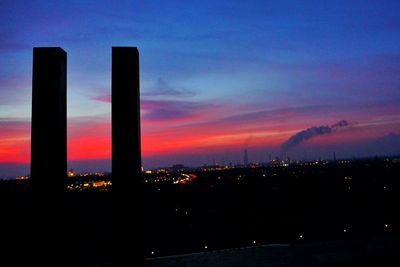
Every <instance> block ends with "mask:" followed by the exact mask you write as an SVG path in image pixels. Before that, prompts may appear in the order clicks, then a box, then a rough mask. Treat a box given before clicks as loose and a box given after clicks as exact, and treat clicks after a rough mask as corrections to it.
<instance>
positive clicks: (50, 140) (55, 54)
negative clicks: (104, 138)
mask: <svg viewBox="0 0 400 267" xmlns="http://www.w3.org/2000/svg"><path fill="white" fill-rule="evenodd" d="M66 174H67V54H66V52H65V51H64V50H62V49H61V48H59V47H38V48H34V49H33V77H32V130H31V178H32V188H33V196H34V198H33V208H32V211H31V219H30V221H29V223H30V225H31V227H32V229H31V231H30V234H31V237H29V240H28V241H29V242H27V244H26V246H27V247H30V248H31V252H32V255H29V256H27V257H28V258H29V260H30V263H31V264H32V265H38V266H57V265H60V262H65V259H66V257H65V254H64V250H63V249H62V247H64V246H65V244H64V240H65V238H64V237H65V232H66V229H64V225H63V222H64V220H63V218H62V215H63V211H64V203H63V200H64V190H65V189H64V183H65V179H66Z"/></svg>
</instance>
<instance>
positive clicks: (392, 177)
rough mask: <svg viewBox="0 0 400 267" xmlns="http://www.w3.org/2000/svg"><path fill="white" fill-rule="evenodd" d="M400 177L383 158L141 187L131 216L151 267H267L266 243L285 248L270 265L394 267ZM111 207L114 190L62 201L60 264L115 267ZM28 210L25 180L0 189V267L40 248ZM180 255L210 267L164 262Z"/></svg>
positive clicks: (398, 167) (181, 260)
mask: <svg viewBox="0 0 400 267" xmlns="http://www.w3.org/2000/svg"><path fill="white" fill-rule="evenodd" d="M399 173H400V164H398V163H394V162H392V161H385V160H368V161H356V162H353V163H348V164H327V165H319V166H317V165H313V166H292V167H275V168H254V169H252V168H246V169H232V170H225V171H212V172H199V173H196V175H197V176H198V178H197V179H195V180H193V181H192V182H191V183H189V184H185V185H172V184H167V183H155V184H152V185H148V186H146V187H145V194H144V199H143V202H142V203H140V205H143V207H145V214H143V215H142V216H138V215H137V214H134V212H132V216H136V217H137V220H143V222H144V225H145V227H144V229H135V230H137V232H138V235H140V236H142V238H143V247H144V248H145V251H146V257H148V258H149V259H148V261H147V264H148V266H228V265H224V264H222V263H221V264H220V265H219V264H216V263H215V262H218V260H219V261H220V262H221V261H223V259H225V262H226V259H227V258H231V259H236V260H237V261H236V262H237V264H236V265H230V266H264V265H257V264H256V262H259V261H261V262H263V261H264V260H265V261H266V260H267V259H266V258H265V257H266V256H267V255H272V254H273V255H275V254H274V253H271V252H270V251H271V250H273V249H272V248H271V247H268V246H267V247H265V245H268V244H276V243H279V244H289V247H288V248H287V249H286V250H285V249H284V254H285V255H286V256H285V257H284V258H285V260H284V264H283V263H282V264H281V265H279V264H278V265H274V264H273V263H272V262H270V265H269V266H399V265H393V264H391V262H393V261H394V262H396V261H397V262H399V261H398V260H399V254H400V253H398V252H400V250H399V240H400V239H399V229H400V223H399V222H400V220H399V218H400V217H399V207H398V203H400V199H399V198H400V194H399V193H400V179H399V177H400V176H399ZM345 177H347V178H345ZM348 177H351V178H350V179H348ZM111 200H112V197H111V192H96V191H93V192H69V193H67V194H66V195H65V198H64V205H62V206H60V209H61V210H63V212H62V218H61V220H59V221H57V220H55V221H54V222H58V225H59V228H58V229H59V230H60V232H62V233H64V234H65V235H64V236H63V237H62V238H66V239H65V240H67V241H66V244H67V247H66V248H64V249H60V250H62V255H63V257H65V258H66V262H74V261H76V262H79V263H80V264H81V266H95V264H103V265H104V263H107V262H111V261H112V253H111V250H112V244H113V242H112V227H113V224H112V201H111ZM32 203H33V202H32V196H31V192H30V189H29V186H28V184H27V183H26V181H25V182H23V181H18V182H15V181H14V182H4V181H3V182H1V183H0V205H1V210H2V212H1V214H2V215H1V231H2V238H1V239H2V242H1V245H2V249H1V250H0V252H2V254H3V255H2V257H1V260H2V261H3V262H4V264H0V266H13V265H10V264H8V263H7V264H5V263H6V261H8V260H9V259H10V258H11V259H14V262H16V263H18V262H19V263H26V262H30V260H29V255H30V253H32V251H34V252H35V253H36V251H37V248H38V247H40V246H41V240H40V233H35V235H32V232H35V231H36V229H35V224H34V223H33V222H34V221H35V220H37V219H38V218H35V217H36V216H37V213H35V212H34V208H33V207H32V205H33V204H32ZM127 212H129V211H127ZM50 218H51V217H50ZM134 227H135V226H133V228H134ZM345 230H346V231H345ZM36 232H37V231H36ZM32 236H34V238H32ZM300 236H302V238H301V237H300ZM38 237H39V238H38ZM62 238H61V239H62ZM62 240H64V239H62ZM253 241H256V243H255V244H253ZM253 245H256V247H253V248H251V249H247V250H243V249H242V250H237V249H236V248H244V247H248V246H253ZM205 246H207V249H205ZM49 247H51V246H49ZM43 248H46V246H44V247H43ZM35 249H36V250H35ZM132 249H134V248H132ZM220 249H231V250H228V252H227V250H224V251H222V252H218V250H220ZM210 251H214V252H210ZM348 251H351V253H349V252H348ZM152 252H153V253H152ZM203 252H205V253H203ZM353 252H354V253H353ZM396 252H397V253H396ZM185 253H200V254H195V255H197V256H196V257H197V258H196V259H197V260H200V262H201V259H203V260H205V262H208V264H205V265H195V264H194V263H193V261H192V262H191V263H190V264H189V265H188V264H187V262H186V261H187V260H188V257H189V258H190V257H191V256H179V257H175V258H174V257H169V258H163V256H168V255H181V254H185ZM243 253H244V254H243ZM246 253H247V254H246ZM249 253H250V254H249ZM254 253H256V254H254ZM257 253H258V254H257ZM43 254H44V255H45V254H46V253H45V252H44V253H43ZM344 254H345V256H343V255H344ZM24 255H25V256H26V257H24ZM257 255H258V256H257ZM263 255H264V256H263ZM277 255H278V254H277ZM288 255H289V256H288ZM210 257H211V259H213V260H214V263H213V262H210ZM235 257H236V258H235ZM192 258H193V257H192ZM337 258H339V259H340V258H341V259H343V260H342V261H339V262H338V261H337V260H335V259H337ZM244 259H245V260H244ZM269 259H270V257H269ZM300 259H303V263H305V265H304V264H303V265H301V264H300V263H301V262H302V260H300ZM324 259H325V260H324ZM177 260H178V263H177ZM249 261H253V263H254V264H253V265H251V264H250V265H249ZM185 262H186V263H185ZM189 262H190V261H189ZM228 262H229V261H228ZM240 262H244V263H243V264H240ZM296 262H297V263H296ZM0 263H1V262H0ZM275 263H279V261H276V262H275ZM168 264H169V265H168ZM171 264H172V265H171ZM185 264H186V265H185ZM246 264H247V265H246ZM296 264H297V265H296ZM16 266H17V265H16ZM59 266H62V265H59ZM73 266H79V265H78V264H74V265H73ZM99 266H102V265H99Z"/></svg>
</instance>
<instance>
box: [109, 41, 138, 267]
mask: <svg viewBox="0 0 400 267" xmlns="http://www.w3.org/2000/svg"><path fill="white" fill-rule="evenodd" d="M111 75H112V77H111V98H112V107H111V118H112V164H111V166H112V183H113V188H112V190H113V205H114V207H113V209H114V227H113V231H114V235H115V236H114V240H115V242H116V243H115V244H114V246H113V247H114V255H113V264H114V265H116V266H126V264H127V263H131V264H133V265H132V266H142V265H143V264H144V261H143V260H144V257H143V254H142V253H143V252H142V251H141V247H142V246H141V241H140V240H141V237H140V235H139V233H140V229H142V227H140V224H141V220H142V216H141V214H142V212H141V206H140V205H141V192H142V190H141V179H140V176H141V154H140V97H139V52H138V50H137V48H136V47H113V48H112V74H111ZM134 225H135V226H134ZM135 229H139V230H136V231H135ZM134 242H135V243H136V245H135V246H134V247H135V248H139V249H135V250H131V249H129V250H128V247H127V246H126V244H131V245H132V244H133V243H134ZM129 247H132V246H129Z"/></svg>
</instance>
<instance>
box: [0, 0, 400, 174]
mask: <svg viewBox="0 0 400 267" xmlns="http://www.w3.org/2000/svg"><path fill="white" fill-rule="evenodd" d="M95 3H97V4H95ZM44 10H46V11H44ZM399 10H400V4H399V3H397V2H395V1H384V2H380V3H373V2H362V3H361V2H352V3H347V2H340V3H337V2H335V4H333V3H330V4H329V3H328V4H326V3H324V4H322V3H312V2H311V1H307V2H303V1H288V3H287V5H284V4H282V3H281V4H277V3H275V2H274V1H271V2H269V3H268V4H265V3H263V1H252V2H251V3H236V2H234V3H232V2H231V1H220V2H219V3H212V2H211V1H206V2H204V3H202V4H190V5H188V4H184V3H181V2H180V1H172V2H169V3H168V4H166V3H162V2H161V1H160V2H157V1H155V2H152V3H142V2H138V1H126V2H125V1H124V2H119V3H118V4H111V3H108V2H107V1H103V2H100V3H98V2H87V3H86V4H81V3H80V2H79V1H70V2H68V3H57V4H50V3H48V2H47V1H35V2H34V3H33V2H32V3H28V4H27V3H22V1H5V2H3V3H2V5H1V6H0V13H1V22H2V26H0V29H1V31H0V34H1V35H2V40H5V41H3V43H2V44H1V45H0V54H1V55H2V56H1V59H0V63H1V64H0V93H1V99H0V125H1V131H0V175H2V174H3V173H7V172H8V173H12V172H15V170H13V168H12V166H11V165H13V166H20V165H15V163H16V164H22V165H23V166H25V165H26V166H27V165H29V161H30V152H29V150H30V116H31V111H30V109H31V105H30V101H31V73H30V72H31V67H32V56H31V53H32V47H34V46H62V47H64V48H65V49H66V50H67V51H68V53H69V59H68V73H69V74H68V88H69V91H68V159H69V161H70V164H69V167H72V168H74V167H75V168H77V169H79V168H80V167H77V166H81V168H82V169H83V168H86V169H89V170H91V169H96V168H97V170H100V171H104V170H106V171H107V170H109V169H110V166H111V163H110V157H111V114H110V111H111V105H110V95H111V89H110V88H111V87H110V69H111V66H110V62H111V61H110V59H111V46H115V45H129V46H132V45H134V46H138V48H139V49H140V50H141V69H142V70H141V108H142V154H143V162H144V166H146V167H149V168H151V167H157V166H171V165H172V164H174V163H183V164H185V165H192V166H193V165H197V166H199V165H202V164H203V163H211V162H213V161H214V160H215V161H219V162H222V161H224V162H226V163H228V162H232V163H237V162H240V161H243V151H244V150H248V158H249V162H255V161H267V159H268V157H269V155H273V156H276V155H281V154H282V149H281V146H282V144H284V143H285V142H286V141H287V140H289V139H290V138H291V137H292V136H295V135H296V134H298V133H301V132H307V130H309V129H314V130H315V129H325V128H320V127H331V126H333V125H334V124H336V123H337V122H339V121H343V120H344V121H346V122H348V125H346V127H343V128H341V129H338V130H335V131H329V132H324V134H317V135H312V136H310V137H309V138H305V139H304V142H300V143H299V144H298V145H296V146H295V147H293V148H291V149H290V151H287V153H288V154H289V155H290V156H291V157H293V158H313V157H314V158H331V157H332V153H333V152H336V154H337V157H338V158H344V157H363V156H375V155H392V154H396V153H400V105H399V104H400V95H399V92H400V91H399V90H398V89H399V87H400V81H399V78H398V77H399V73H400V64H399V62H400V61H399V59H400V53H399V51H398V47H399V45H400V30H399V29H400V27H399V26H400V19H399V18H398V16H397V14H398V11H399ZM49 22H51V23H49ZM10 163H11V164H10ZM85 166H86V167H85ZM102 166H103V167H102ZM99 168H101V169H99ZM16 169H17V170H21V167H17V168H16ZM16 174H17V173H16ZM18 174H24V173H18ZM3 175H4V174H3Z"/></svg>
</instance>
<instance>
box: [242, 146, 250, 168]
mask: <svg viewBox="0 0 400 267" xmlns="http://www.w3.org/2000/svg"><path fill="white" fill-rule="evenodd" d="M243 164H244V165H245V166H247V165H249V155H248V154H247V148H246V149H245V150H244V155H243Z"/></svg>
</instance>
